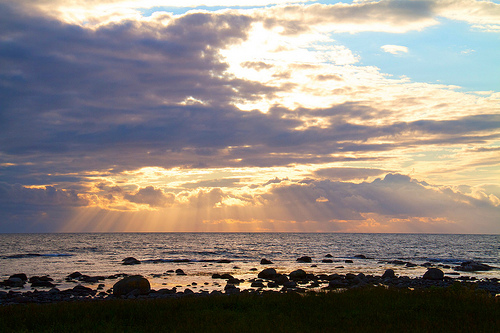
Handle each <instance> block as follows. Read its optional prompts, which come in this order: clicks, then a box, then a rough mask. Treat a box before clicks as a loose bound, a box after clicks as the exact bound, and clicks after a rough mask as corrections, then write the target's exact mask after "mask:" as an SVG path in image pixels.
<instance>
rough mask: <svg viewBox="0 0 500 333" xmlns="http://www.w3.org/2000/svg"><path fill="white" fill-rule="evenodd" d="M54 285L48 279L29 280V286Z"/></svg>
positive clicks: (48, 286) (50, 286)
mask: <svg viewBox="0 0 500 333" xmlns="http://www.w3.org/2000/svg"><path fill="white" fill-rule="evenodd" d="M55 286H56V285H55V284H53V283H52V282H50V281H43V280H34V281H33V282H31V287H32V288H35V287H39V288H54V287H55Z"/></svg>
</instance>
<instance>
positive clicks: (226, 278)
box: [220, 273, 234, 280]
mask: <svg viewBox="0 0 500 333" xmlns="http://www.w3.org/2000/svg"><path fill="white" fill-rule="evenodd" d="M220 278H221V279H224V280H229V279H234V276H232V275H231V274H227V273H226V274H222V275H221V276H220Z"/></svg>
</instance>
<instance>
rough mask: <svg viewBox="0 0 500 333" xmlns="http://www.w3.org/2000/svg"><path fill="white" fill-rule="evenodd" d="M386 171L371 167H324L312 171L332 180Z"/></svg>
mask: <svg viewBox="0 0 500 333" xmlns="http://www.w3.org/2000/svg"><path fill="white" fill-rule="evenodd" d="M384 173H387V171H385V170H380V169H371V168H339V167H337V168H326V169H319V170H316V171H314V175H315V176H318V177H325V178H329V179H332V180H344V181H346V180H353V179H366V178H368V177H374V176H380V175H382V174H384Z"/></svg>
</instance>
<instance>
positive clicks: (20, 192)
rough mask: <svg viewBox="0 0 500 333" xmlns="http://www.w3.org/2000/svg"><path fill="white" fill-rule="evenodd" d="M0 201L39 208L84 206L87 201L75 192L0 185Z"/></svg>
mask: <svg viewBox="0 0 500 333" xmlns="http://www.w3.org/2000/svg"><path fill="white" fill-rule="evenodd" d="M0 201H2V202H3V203H9V204H17V203H23V204H30V205H40V206H56V205H57V206H85V205H87V204H88V201H87V200H86V199H85V198H84V197H82V196H81V195H79V194H78V193H77V192H76V191H73V190H65V189H56V188H55V187H53V186H45V187H42V188H29V187H25V186H22V185H20V184H14V185H9V184H6V183H0Z"/></svg>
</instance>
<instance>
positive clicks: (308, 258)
mask: <svg viewBox="0 0 500 333" xmlns="http://www.w3.org/2000/svg"><path fill="white" fill-rule="evenodd" d="M297 261H298V262H306V263H310V262H312V258H311V257H309V256H303V257H300V258H298V259H297Z"/></svg>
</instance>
